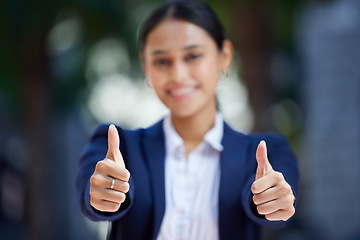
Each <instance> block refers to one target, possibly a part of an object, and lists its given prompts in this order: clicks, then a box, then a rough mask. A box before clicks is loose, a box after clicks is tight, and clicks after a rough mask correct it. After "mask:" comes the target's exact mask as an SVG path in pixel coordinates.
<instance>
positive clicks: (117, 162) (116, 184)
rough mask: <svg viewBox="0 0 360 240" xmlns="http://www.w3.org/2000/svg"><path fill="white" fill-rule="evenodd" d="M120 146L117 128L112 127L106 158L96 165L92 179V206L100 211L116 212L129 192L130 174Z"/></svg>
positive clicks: (109, 133)
mask: <svg viewBox="0 0 360 240" xmlns="http://www.w3.org/2000/svg"><path fill="white" fill-rule="evenodd" d="M119 145H120V139H119V134H118V132H117V130H116V127H115V126H114V125H110V126H109V130H108V151H107V154H106V157H105V159H104V160H102V161H99V162H98V163H97V164H96V167H95V171H94V173H93V175H92V176H91V178H90V204H91V206H93V207H94V208H95V209H97V210H99V211H104V212H116V211H117V210H118V209H119V208H120V206H121V204H122V203H123V202H124V201H125V198H126V195H125V193H127V192H128V191H129V187H130V186H129V183H128V181H129V178H130V173H129V171H128V170H127V169H126V168H125V163H124V160H123V157H122V155H121V152H120V150H119Z"/></svg>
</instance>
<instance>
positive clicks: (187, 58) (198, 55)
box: [185, 53, 202, 61]
mask: <svg viewBox="0 0 360 240" xmlns="http://www.w3.org/2000/svg"><path fill="white" fill-rule="evenodd" d="M201 56H202V55H201V54H195V53H193V54H189V55H187V56H186V57H185V60H186V61H193V60H196V59H198V58H200V57H201Z"/></svg>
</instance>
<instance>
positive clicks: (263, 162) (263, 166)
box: [255, 140, 273, 180]
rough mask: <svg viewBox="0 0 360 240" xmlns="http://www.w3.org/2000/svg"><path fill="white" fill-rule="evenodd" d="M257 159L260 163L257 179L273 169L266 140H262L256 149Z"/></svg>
mask: <svg viewBox="0 0 360 240" xmlns="http://www.w3.org/2000/svg"><path fill="white" fill-rule="evenodd" d="M256 161H257V163H258V166H257V169H256V178H255V179H256V180H258V179H259V178H262V177H264V176H266V175H267V174H269V173H270V172H271V171H273V169H272V166H271V164H270V162H269V160H268V157H267V149H266V142H265V141H264V140H262V141H261V142H260V143H259V145H258V147H257V150H256Z"/></svg>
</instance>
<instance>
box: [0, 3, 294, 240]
mask: <svg viewBox="0 0 360 240" xmlns="http://www.w3.org/2000/svg"><path fill="white" fill-rule="evenodd" d="M159 2H162V1H160V0H157V1H151V3H149V2H148V1H146V0H141V1H140V0H138V1H131V0H123V1H112V0H87V1H81V0H61V1H60V0H54V1H44V0H37V1H23V0H14V1H6V2H5V3H4V4H3V7H2V8H0V30H1V34H0V52H1V58H0V69H1V71H0V79H1V81H0V100H1V102H0V104H1V103H2V106H6V112H8V113H9V114H11V115H13V116H17V123H18V126H19V128H20V131H21V132H23V133H24V135H25V136H26V137H25V138H26V143H27V146H28V150H29V151H28V153H29V155H28V165H27V168H26V176H27V177H26V179H27V181H26V189H27V199H26V204H27V206H26V226H27V227H28V233H29V236H30V237H29V238H30V239H50V238H52V239H54V236H53V235H51V234H54V233H52V231H53V230H52V229H53V228H54V226H52V225H51V218H52V215H53V214H52V213H53V211H54V210H53V209H52V205H51V203H50V201H49V192H53V191H56V189H53V188H52V181H51V180H52V179H53V176H50V174H49V173H48V172H49V171H48V170H49V167H50V166H51V164H52V154H53V153H52V152H51V151H50V146H49V145H50V142H49V141H50V135H51V134H50V131H51V127H50V125H51V119H52V118H53V117H54V115H55V114H54V113H56V112H57V111H63V112H68V111H69V110H70V109H72V108H74V105H76V102H77V96H78V93H79V91H80V90H81V89H83V88H84V86H85V85H86V82H85V73H84V72H85V64H86V60H87V53H88V52H87V51H88V49H89V48H90V47H91V46H92V45H93V44H94V43H96V42H97V41H99V40H100V39H103V38H105V37H109V36H111V37H115V38H121V39H123V40H124V41H125V42H126V43H127V45H128V47H129V51H130V55H131V57H132V59H137V47H136V41H135V39H136V29H134V26H135V25H136V24H134V21H135V20H134V19H138V20H139V19H140V18H142V17H143V16H138V15H139V13H140V12H141V11H140V10H141V8H142V7H143V6H147V7H148V8H151V7H152V6H154V5H156V4H157V3H159ZM206 2H208V3H209V4H210V5H212V6H213V7H214V9H215V11H216V12H217V13H218V14H219V16H220V18H221V19H222V20H223V22H224V23H225V25H226V26H227V29H228V33H229V36H230V38H231V39H232V40H233V42H234V45H235V47H236V49H237V50H238V52H239V55H240V58H241V70H240V73H241V75H242V76H243V79H244V81H245V83H246V85H247V87H248V90H249V93H250V103H251V106H252V108H253V111H254V114H255V125H254V130H255V131H262V130H266V129H268V128H269V126H268V125H267V124H266V122H268V121H267V119H264V111H265V110H266V109H268V108H269V106H271V105H272V104H273V103H274V102H275V101H276V94H277V93H276V91H275V90H274V86H273V84H272V75H271V61H272V57H273V48H274V46H275V45H276V44H280V45H281V44H282V45H284V46H286V47H289V46H291V44H290V42H291V30H292V29H291V26H292V24H291V22H292V18H293V12H294V9H295V7H296V6H297V3H298V0H293V1H286V0H273V1H270V2H269V1H260V0H257V1H247V0H241V1H237V2H234V1H232V0H224V1H221V2H220V1H217V0H208V1H206ZM69 11H70V12H75V13H76V15H77V16H78V17H79V19H80V21H81V24H82V28H83V37H82V38H81V43H80V44H79V45H78V46H77V47H76V49H70V50H69V51H72V52H74V51H78V53H79V54H80V57H79V59H80V61H79V62H77V67H73V68H72V70H71V71H69V73H68V74H63V75H61V74H56V71H55V70H54V62H55V61H57V60H58V59H59V58H60V57H59V55H58V56H54V55H51V54H49V49H48V38H49V32H50V31H51V29H52V28H53V27H54V24H56V21H57V20H58V18H61V17H64V16H63V15H62V14H63V13H64V12H69ZM144 12H146V13H147V12H149V10H148V9H147V10H146V11H144ZM135 14H138V15H135ZM65 17H66V16H65ZM141 20H142V19H141ZM65 31H66V30H65ZM62 54H64V53H62ZM60 61H65V60H64V59H62V60H60ZM135 68H136V67H135ZM136 70H137V69H135V70H134V69H133V72H137V71H136ZM265 120H266V121H265ZM53 194H54V193H53ZM55 234H56V233H55ZM55 238H56V237H55Z"/></svg>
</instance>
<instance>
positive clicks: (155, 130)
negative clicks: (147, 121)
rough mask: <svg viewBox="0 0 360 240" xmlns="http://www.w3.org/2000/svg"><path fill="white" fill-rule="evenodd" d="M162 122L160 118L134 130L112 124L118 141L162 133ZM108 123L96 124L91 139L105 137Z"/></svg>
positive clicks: (134, 139) (133, 139)
mask: <svg viewBox="0 0 360 240" xmlns="http://www.w3.org/2000/svg"><path fill="white" fill-rule="evenodd" d="M162 122H163V120H160V121H158V122H157V123H155V124H154V125H152V126H150V127H148V128H138V129H135V130H131V129H127V128H123V127H121V126H119V125H116V124H114V125H115V127H116V129H117V130H118V133H119V137H120V141H121V140H124V141H136V140H138V139H140V138H142V137H145V138H146V137H155V136H157V135H160V134H162ZM110 125H111V124H110V123H101V124H99V125H97V126H96V127H95V129H94V130H93V132H92V134H91V141H94V140H96V139H103V138H106V139H107V135H108V129H109V126H110Z"/></svg>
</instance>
